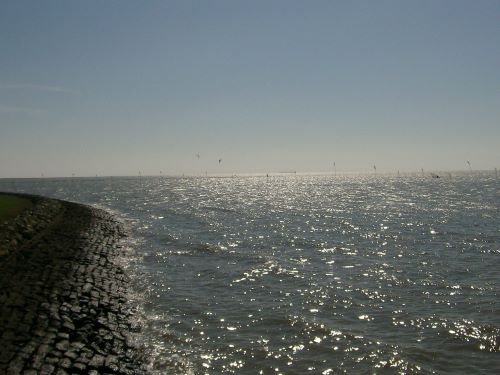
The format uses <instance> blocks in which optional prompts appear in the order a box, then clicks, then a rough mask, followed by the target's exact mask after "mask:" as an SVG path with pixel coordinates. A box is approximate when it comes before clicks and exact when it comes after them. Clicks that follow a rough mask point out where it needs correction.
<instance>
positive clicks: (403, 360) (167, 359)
mask: <svg viewBox="0 0 500 375" xmlns="http://www.w3.org/2000/svg"><path fill="white" fill-rule="evenodd" d="M499 186H500V181H497V180H496V179H495V175H494V174H492V173H474V174H462V175H453V176H452V177H451V178H450V177H448V175H446V176H445V177H444V178H440V179H436V178H430V177H427V176H426V177H423V176H398V177H396V176H392V177H391V176H272V177H270V178H266V177H256V176H253V177H252V176H247V177H231V178H201V177H200V178H167V177H163V178H159V177H149V178H146V177H143V178H88V179H83V178H72V179H35V180H0V190H4V191H19V192H29V193H35V194H42V195H47V196H51V197H56V198H61V199H66V200H72V201H78V202H82V203H87V204H91V205H95V206H98V207H103V208H106V209H109V210H112V211H113V212H115V213H116V214H117V215H119V216H121V217H122V218H124V219H125V220H126V221H128V222H129V223H130V225H131V228H132V235H133V237H132V238H133V246H134V249H135V252H136V254H137V255H138V260H137V261H136V262H135V263H134V264H133V266H131V267H130V272H131V273H132V274H134V275H135V277H136V278H137V289H138V291H143V292H144V293H143V297H142V299H141V301H142V302H141V304H142V305H143V310H144V314H145V316H146V317H147V319H146V322H145V329H144V332H143V334H144V336H143V340H144V342H145V343H146V344H147V345H148V347H149V348H150V350H152V356H151V366H152V368H153V369H154V371H155V372H156V373H157V374H163V373H168V374H205V373H207V374H280V373H281V374H308V373H310V374H341V373H346V374H372V373H376V374H431V373H436V374H498V373H500V298H499V297H500V296H499V294H500V209H499V208H500V204H499V203H500V195H499Z"/></svg>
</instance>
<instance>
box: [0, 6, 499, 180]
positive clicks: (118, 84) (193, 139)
mask: <svg viewBox="0 0 500 375" xmlns="http://www.w3.org/2000/svg"><path fill="white" fill-rule="evenodd" d="M0 46H1V48H0V160H1V162H0V177H29V176H40V174H41V173H44V175H45V176H70V175H71V174H72V173H74V174H75V175H79V176H82V175H95V174H99V175H136V174H137V173H138V171H139V170H140V171H142V173H143V174H157V173H159V171H160V170H161V171H163V172H164V173H165V174H167V173H172V174H173V173H186V174H198V173H200V172H202V171H203V172H204V171H208V172H209V173H221V172H223V173H244V172H264V173H266V172H277V171H283V170H297V171H303V172H307V171H319V172H325V171H329V170H332V168H333V162H334V161H335V162H336V165H337V169H338V171H353V172H369V171H371V166H372V165H373V164H376V165H377V168H378V170H379V171H381V172H395V171H397V170H401V171H418V170H420V168H424V169H426V170H442V169H451V170H460V169H466V167H467V166H466V160H470V161H471V164H472V167H473V168H474V169H493V168H495V167H498V168H500V1H496V0H495V1H484V0H474V1H473V0H470V1H459V0H449V1H445V0H429V1H420V0H419V1H417V0H415V1H404V0H395V1H373V0H369V1H368V0H367V1H347V0H346V1H333V0H331V1H316V0H312V1H306V0H304V1H273V0H266V1H236V0H227V1H181V0H179V1H123V0H122V1H90V0H85V1H65V0H61V1H43V2H42V1H20V0H12V1H9V0H3V1H2V2H1V3H0ZM197 153H199V154H200V158H199V159H197V158H196V157H195V155H196V154H197ZM219 158H222V159H223V161H222V163H220V164H219V163H218V159H219Z"/></svg>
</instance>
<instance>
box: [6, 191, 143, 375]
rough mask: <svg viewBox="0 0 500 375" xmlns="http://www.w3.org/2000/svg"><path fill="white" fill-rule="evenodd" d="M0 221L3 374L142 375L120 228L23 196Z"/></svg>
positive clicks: (80, 208) (79, 208) (78, 209)
mask: <svg viewBox="0 0 500 375" xmlns="http://www.w3.org/2000/svg"><path fill="white" fill-rule="evenodd" d="M23 197H27V198H29V199H31V200H32V202H33V203H34V204H33V207H32V208H31V209H28V210H26V211H24V212H23V213H22V214H21V215H19V216H18V217H17V218H16V219H15V220H13V221H9V222H6V223H0V373H1V374H12V375H14V374H16V375H17V374H23V375H32V374H47V375H49V374H55V375H66V374H123V375H130V374H145V373H147V370H146V367H145V365H144V364H145V354H144V352H143V350H142V349H141V348H140V347H139V346H138V345H136V344H135V343H134V334H135V333H134V332H137V331H138V324H137V323H135V322H134V311H133V308H132V307H131V305H130V303H129V298H128V290H129V289H128V288H129V287H130V280H129V278H128V277H127V275H126V274H125V272H124V269H123V266H121V265H120V264H119V262H118V259H119V257H120V255H121V253H122V251H123V249H122V246H121V239H122V238H123V237H125V236H126V234H125V231H124V228H123V225H122V224H120V223H119V222H118V221H116V220H115V219H114V218H113V216H112V215H110V214H108V213H107V212H105V211H102V210H98V209H95V208H91V207H87V206H84V205H80V204H76V203H70V202H64V201H59V200H53V199H45V198H41V197H36V196H25V195H23Z"/></svg>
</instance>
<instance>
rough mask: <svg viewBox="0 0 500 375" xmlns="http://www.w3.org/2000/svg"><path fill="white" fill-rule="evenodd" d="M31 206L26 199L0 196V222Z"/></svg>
mask: <svg viewBox="0 0 500 375" xmlns="http://www.w3.org/2000/svg"><path fill="white" fill-rule="evenodd" d="M31 205H32V204H31V202H30V201H29V200H28V199H24V198H18V197H14V196H11V195H7V194H0V221H4V220H7V219H11V218H13V217H15V216H17V215H18V214H19V213H20V212H21V211H23V210H24V209H26V208H29V207H31Z"/></svg>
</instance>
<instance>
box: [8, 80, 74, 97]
mask: <svg viewBox="0 0 500 375" xmlns="http://www.w3.org/2000/svg"><path fill="white" fill-rule="evenodd" d="M0 90H31V91H45V92H54V93H61V94H73V95H76V94H79V93H80V92H79V91H77V90H73V89H68V88H66V87H61V86H47V85H31V84H24V83H0Z"/></svg>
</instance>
